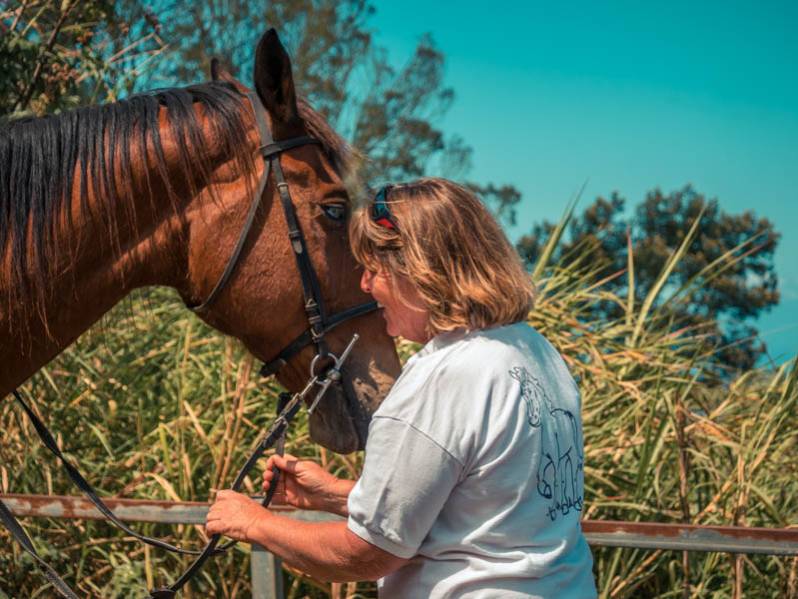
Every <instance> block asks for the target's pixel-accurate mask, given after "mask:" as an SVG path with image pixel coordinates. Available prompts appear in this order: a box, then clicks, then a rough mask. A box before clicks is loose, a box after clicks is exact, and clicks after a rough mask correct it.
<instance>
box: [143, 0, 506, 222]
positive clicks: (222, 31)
mask: <svg viewBox="0 0 798 599" xmlns="http://www.w3.org/2000/svg"><path fill="white" fill-rule="evenodd" d="M153 11H154V12H155V14H156V15H157V18H158V22H160V23H162V24H163V25H162V29H161V35H162V37H163V39H164V41H165V42H166V43H168V44H169V45H170V46H171V48H172V49H171V51H170V52H169V53H168V55H167V56H166V58H165V60H162V61H160V63H159V65H158V67H157V68H156V69H155V70H153V71H151V72H150V76H149V78H147V79H144V80H140V81H139V83H138V87H139V88H140V89H146V87H150V86H152V85H153V84H155V85H156V86H162V85H164V84H165V85H178V84H183V83H186V82H189V81H197V80H204V79H206V78H207V73H208V69H209V64H210V59H211V58H212V57H214V56H217V57H219V58H221V59H222V60H223V62H226V63H227V64H228V65H229V66H233V67H234V68H233V71H234V72H236V71H237V74H238V75H239V76H240V77H241V79H242V81H243V82H244V83H247V82H248V77H249V73H251V72H252V62H251V61H252V49H253V48H254V47H255V44H256V43H257V40H258V37H259V36H260V35H261V33H262V32H263V30H264V29H265V28H266V27H267V26H273V27H276V28H277V30H278V32H279V33H280V38H281V40H282V41H283V43H284V44H285V45H286V47H287V48H288V50H289V53H290V54H291V60H292V62H293V65H294V77H295V80H296V84H297V87H298V89H299V90H300V92H301V93H303V94H304V95H305V96H306V97H307V98H308V99H309V100H310V102H311V103H312V104H313V105H314V107H316V108H317V109H319V110H320V111H321V112H322V113H323V114H324V115H325V117H326V118H327V119H328V120H329V121H330V123H331V124H332V125H333V126H334V127H335V129H336V130H337V131H339V132H340V133H341V134H342V135H343V136H344V137H345V138H346V139H348V140H349V141H350V142H351V143H352V145H353V146H354V147H355V148H356V149H357V150H358V151H359V152H360V153H361V155H362V156H363V157H364V160H363V162H362V165H361V168H360V172H359V174H360V178H361V180H362V181H363V182H364V183H365V184H366V185H367V186H370V187H374V186H376V185H378V184H380V183H383V182H386V181H397V180H404V179H409V178H416V177H419V176H422V175H426V174H437V175H441V176H448V177H451V178H456V179H461V180H462V179H463V177H465V175H466V174H467V172H468V170H469V169H470V158H471V148H470V147H468V145H467V144H466V143H465V142H464V140H463V139H461V138H460V137H459V136H456V135H453V136H446V135H445V134H444V133H443V131H441V129H440V127H439V125H438V123H439V121H440V119H441V117H442V116H443V115H444V114H445V113H446V111H447V110H448V109H449V107H450V106H451V104H452V102H453V101H454V92H453V90H452V89H451V88H449V87H447V86H446V85H445V83H444V65H445V58H444V55H443V53H442V52H441V51H440V50H438V48H437V47H436V45H435V43H434V41H433V39H432V37H431V36H430V35H425V36H422V38H421V39H420V40H419V43H418V46H417V47H416V49H415V52H414V53H413V55H412V57H410V59H409V60H408V62H407V63H406V64H405V65H404V66H402V67H400V68H396V67H394V66H392V65H391V63H390V61H389V57H388V55H387V51H386V50H385V49H384V48H383V47H381V46H380V45H379V44H378V43H377V42H376V41H375V36H374V32H373V31H372V30H371V28H370V25H369V19H370V17H371V16H372V15H373V14H374V7H373V6H372V5H371V4H370V3H369V2H367V0H287V1H283V2H269V3H265V4H264V3H261V2H255V1H252V0H225V1H223V2H221V1H219V0H200V1H198V2H192V3H184V2H181V3H176V2H156V3H155V4H154V5H153ZM471 187H472V188H473V189H474V190H475V191H477V192H478V193H480V194H481V197H482V198H483V200H484V201H485V202H486V203H487V204H488V205H489V206H490V207H491V208H492V209H493V210H494V212H495V213H496V214H497V215H498V216H499V217H500V218H502V219H503V220H505V221H506V222H512V221H513V219H514V214H515V213H514V206H515V205H516V204H517V203H518V201H519V200H520V197H521V196H520V193H519V192H518V190H517V189H515V188H514V187H513V186H511V185H501V186H499V185H495V184H488V185H485V186H479V185H476V184H473V183H472V184H471Z"/></svg>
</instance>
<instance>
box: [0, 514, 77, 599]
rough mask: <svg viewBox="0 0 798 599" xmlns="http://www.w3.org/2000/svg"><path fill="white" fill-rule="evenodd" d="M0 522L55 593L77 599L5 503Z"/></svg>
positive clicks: (69, 598) (67, 598)
mask: <svg viewBox="0 0 798 599" xmlns="http://www.w3.org/2000/svg"><path fill="white" fill-rule="evenodd" d="M0 520H2V521H3V525H4V526H5V527H6V528H7V529H8V532H10V533H11V534H12V535H13V537H14V538H15V539H16V541H17V543H19V545H20V546H21V547H22V549H24V550H25V552H26V553H27V554H28V555H30V556H31V557H32V558H33V560H34V561H35V562H36V565H38V566H39V568H41V569H42V572H43V573H44V575H45V576H46V577H47V580H49V581H50V584H52V585H53V587H54V588H55V590H56V591H58V592H59V594H60V595H61V596H62V597H66V599H78V596H77V595H76V594H75V592H74V591H73V590H72V589H71V588H69V585H68V584H67V583H66V582H64V579H63V578H61V577H60V576H59V575H58V573H57V572H56V571H55V570H53V568H52V567H51V566H50V564H48V563H47V562H46V561H44V560H43V559H42V558H41V556H40V555H39V553H38V552H37V551H36V548H35V547H34V546H33V541H31V540H30V537H29V536H28V533H26V532H25V529H24V528H22V525H21V524H20V523H19V520H17V518H16V516H14V514H12V513H11V510H10V509H8V506H6V504H5V503H3V502H2V501H0Z"/></svg>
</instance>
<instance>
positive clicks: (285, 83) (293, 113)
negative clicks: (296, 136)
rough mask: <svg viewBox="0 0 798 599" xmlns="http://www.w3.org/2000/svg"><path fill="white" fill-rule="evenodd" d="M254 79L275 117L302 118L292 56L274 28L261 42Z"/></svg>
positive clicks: (289, 122) (284, 120)
mask: <svg viewBox="0 0 798 599" xmlns="http://www.w3.org/2000/svg"><path fill="white" fill-rule="evenodd" d="M254 80H255V90H256V91H257V92H258V96H260V99H261V101H262V102H263V105H264V106H265V107H266V110H268V111H269V113H270V114H271V115H272V118H273V119H275V120H276V121H279V122H282V123H285V124H291V123H294V122H295V121H297V120H298V119H299V110H298V108H297V103H296V91H295V89H294V78H293V75H292V73H291V59H290V58H289V57H288V53H287V52H286V51H285V48H283V45H282V43H280V38H279V37H277V32H276V31H275V30H274V29H269V30H268V31H267V32H266V33H264V34H263V37H261V38H260V41H259V42H258V48H257V50H256V51H255V74H254Z"/></svg>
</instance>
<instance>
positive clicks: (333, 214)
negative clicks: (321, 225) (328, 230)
mask: <svg viewBox="0 0 798 599" xmlns="http://www.w3.org/2000/svg"><path fill="white" fill-rule="evenodd" d="M321 209H322V210H324V214H326V215H327V218H329V219H330V220H334V221H342V220H344V219H345V218H346V206H343V205H342V204H324V205H323V206H322V207H321Z"/></svg>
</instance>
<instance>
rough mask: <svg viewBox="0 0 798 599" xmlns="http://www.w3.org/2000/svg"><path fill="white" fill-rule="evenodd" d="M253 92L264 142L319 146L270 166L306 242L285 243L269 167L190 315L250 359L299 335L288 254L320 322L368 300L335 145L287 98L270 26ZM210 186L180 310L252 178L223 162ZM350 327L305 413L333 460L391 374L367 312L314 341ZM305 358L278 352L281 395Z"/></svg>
mask: <svg viewBox="0 0 798 599" xmlns="http://www.w3.org/2000/svg"><path fill="white" fill-rule="evenodd" d="M211 74H212V77H213V79H214V80H217V81H225V82H227V83H229V84H231V85H233V86H234V87H235V88H236V89H237V90H238V91H239V92H241V93H242V94H246V93H249V90H248V89H247V88H246V87H244V86H243V85H242V84H241V83H240V82H238V81H237V80H235V79H234V78H233V77H232V76H231V75H230V74H229V73H228V72H227V71H226V70H224V69H223V68H222V67H221V66H220V65H219V63H218V62H216V61H214V63H213V64H212V73H211ZM254 86H255V92H256V93H257V99H256V100H255V102H254V103H255V104H257V101H258V100H259V101H260V102H261V103H262V105H263V107H265V109H266V114H267V115H268V116H267V117H266V118H268V121H269V122H268V129H269V130H270V133H271V135H272V136H273V138H274V140H276V141H278V142H279V141H280V140H286V139H296V138H301V137H303V136H310V137H312V138H314V139H315V140H318V141H320V142H321V143H319V144H307V145H301V146H298V147H294V148H291V149H290V150H287V151H284V152H282V153H281V154H280V157H279V160H280V163H281V166H278V167H277V168H280V169H281V170H282V172H283V173H284V177H285V181H286V183H287V186H288V189H289V190H290V198H291V202H290V203H291V204H292V205H293V209H294V210H295V212H296V217H297V224H298V225H299V229H300V230H301V235H302V237H303V239H304V244H305V245H304V247H301V246H298V247H297V246H295V247H292V245H291V244H292V240H290V239H289V223H288V222H287V216H286V214H285V213H284V210H283V208H282V207H281V201H285V198H283V199H282V200H281V198H280V190H279V189H278V180H277V179H276V177H275V176H274V173H273V172H272V173H271V176H270V177H269V178H268V179H267V180H266V186H265V189H264V191H263V194H264V196H263V198H262V199H261V202H262V203H261V206H260V210H259V212H258V213H256V217H255V218H256V220H255V221H254V223H253V229H252V232H251V233H250V234H249V235H248V239H247V240H246V245H245V246H244V249H243V252H242V254H241V257H240V259H239V261H238V263H237V264H236V265H235V271H234V273H233V274H232V276H231V278H230V279H229V282H227V283H226V284H225V287H224V289H223V290H221V291H220V293H219V295H218V298H215V299H214V301H213V303H212V304H210V305H208V306H207V308H205V309H203V310H201V311H199V312H198V314H199V316H200V317H201V318H202V319H204V320H205V321H206V322H207V323H208V324H210V325H211V326H213V327H215V328H217V329H219V330H221V331H223V332H225V333H227V334H229V335H233V336H235V337H237V338H239V339H240V340H241V341H243V343H244V344H245V345H246V347H247V348H248V349H249V351H250V352H252V354H254V355H255V356H256V357H257V358H259V359H260V360H263V361H264V362H267V363H269V362H272V361H274V360H275V358H276V357H277V356H278V354H279V353H280V350H281V349H282V348H285V347H286V346H288V345H289V344H291V342H292V340H294V339H296V338H297V336H298V335H300V334H301V333H302V332H303V331H305V330H306V329H308V314H307V306H306V299H307V298H306V297H304V296H303V284H302V280H301V276H300V272H299V270H298V266H297V261H296V260H295V255H294V253H295V251H296V250H298V251H299V253H302V252H305V251H307V256H308V258H309V259H310V264H311V265H312V270H313V271H314V274H313V277H312V278H314V279H316V281H310V283H311V286H312V287H318V288H317V289H316V293H317V294H318V296H319V297H318V298H316V299H318V300H319V301H320V302H321V303H323V307H324V310H325V311H326V312H327V315H328V316H329V315H330V314H335V313H340V312H343V311H345V310H347V309H350V308H352V307H354V306H357V305H360V304H363V303H364V302H368V300H370V299H371V298H369V297H367V296H366V295H365V294H363V292H362V291H361V290H360V286H359V280H360V276H361V267H360V266H359V265H358V264H357V263H356V262H355V260H354V258H353V257H352V254H351V252H350V250H349V241H348V234H347V224H348V219H349V215H350V213H351V210H352V202H351V200H350V198H349V196H348V193H347V189H346V187H345V185H344V182H343V179H342V177H343V176H344V172H342V171H343V169H344V168H345V163H346V156H345V154H346V152H347V148H346V144H345V143H344V142H343V141H342V140H340V138H339V137H338V136H337V135H336V134H335V133H334V132H333V131H332V129H331V128H330V127H329V125H327V123H326V122H324V121H323V119H322V118H321V116H320V115H318V114H317V113H315V112H314V111H313V110H312V109H311V108H310V107H309V105H308V104H307V103H306V102H305V101H304V100H302V99H299V98H297V94H296V91H295V88H294V82H293V77H292V71H291V62H290V59H289V57H288V54H287V53H286V51H285V49H284V48H283V46H282V44H281V43H280V40H279V38H278V36H277V34H276V33H275V31H274V30H269V31H268V32H267V33H266V34H264V35H263V37H262V38H261V40H260V42H259V43H258V46H257V50H256V54H255V69H254ZM249 108H250V109H249V110H247V111H246V115H245V123H246V125H247V139H245V140H241V142H242V143H246V144H249V146H251V151H252V153H253V154H255V155H256V153H257V150H258V146H259V145H261V144H263V143H265V141H264V140H262V139H261V135H260V133H259V131H258V123H257V119H256V116H255V111H256V110H257V109H258V107H256V106H252V107H249ZM264 168H266V165H265V162H262V163H260V164H258V163H257V162H256V169H257V170H260V169H264ZM257 174H258V175H262V172H261V173H257ZM211 186H212V187H215V194H214V195H215V199H214V200H212V201H205V202H202V203H201V204H200V208H199V209H198V210H196V211H194V212H193V213H191V216H190V218H189V219H188V231H187V239H188V240H189V247H188V254H187V255H188V261H187V267H188V273H187V274H188V276H187V278H186V281H185V284H184V285H183V286H181V287H179V291H180V292H181V294H182V296H183V298H184V300H185V301H186V303H187V304H189V305H191V304H196V303H198V302H201V301H203V298H206V297H207V296H208V294H209V293H211V290H212V288H213V286H214V285H215V284H216V282H217V281H218V280H219V277H220V275H221V273H222V272H223V271H224V269H225V267H226V264H227V262H228V259H229V256H230V255H231V254H232V253H233V252H234V246H235V244H236V243H237V241H238V239H239V237H240V235H241V232H242V227H243V223H244V221H245V218H246V213H247V211H248V210H249V209H250V206H251V202H252V201H253V198H252V193H253V185H252V180H251V178H250V179H248V174H247V173H241V172H238V171H237V170H236V169H235V168H232V167H230V165H229V164H226V163H224V162H222V163H221V165H220V166H219V167H218V168H216V169H215V171H214V175H213V178H212V181H211ZM254 187H255V188H256V192H257V186H254ZM307 285H308V283H307V282H306V286H307ZM306 291H307V290H305V292H306ZM355 332H357V333H359V335H360V338H361V341H360V342H359V343H358V344H357V346H356V347H355V350H354V352H353V353H352V355H351V357H350V358H349V360H348V361H347V363H346V365H345V368H344V370H343V377H342V380H341V382H340V383H339V384H335V385H333V386H332V388H331V390H330V391H329V392H328V395H327V396H326V397H325V398H324V399H323V400H322V402H321V403H320V404H319V407H318V409H317V410H316V411H314V412H313V414H312V416H311V418H310V435H311V438H312V439H313V440H314V441H316V442H318V443H320V444H321V445H323V446H325V447H328V448H330V449H332V450H334V451H336V452H340V453H346V452H351V451H354V450H356V449H362V448H363V447H364V445H365V440H366V435H367V432H368V424H369V421H370V417H371V414H372V412H373V411H374V410H375V408H376V407H377V405H378V404H379V402H380V401H381V398H382V397H383V396H384V395H385V394H386V393H387V391H388V389H389V388H390V386H391V385H392V384H393V381H394V378H395V376H396V374H397V372H398V370H399V363H398V359H397V356H396V351H395V348H394V345H393V341H392V340H391V338H390V337H389V336H388V335H387V333H386V332H385V325H384V321H383V320H382V318H381V317H380V316H378V315H377V314H376V313H375V312H372V313H370V314H365V315H360V316H358V317H356V318H353V319H352V320H349V321H347V322H344V323H342V324H340V325H339V326H337V327H336V328H335V329H334V330H331V331H330V332H329V333H327V334H326V335H325V340H324V343H325V344H326V345H327V346H328V347H329V350H330V352H332V354H334V355H340V352H341V351H342V350H343V348H344V347H345V346H346V345H347V343H348V341H349V340H350V339H351V337H352V336H353V334H354V333H355ZM316 353H317V347H316V346H314V345H313V344H312V343H309V344H308V345H307V346H306V347H304V348H303V349H302V350H301V351H299V352H298V353H297V354H296V355H295V356H291V357H289V358H288V359H287V360H286V361H285V364H284V365H282V368H280V370H279V371H278V372H277V374H276V376H277V378H278V380H279V381H280V382H281V383H282V384H283V385H284V386H285V387H287V388H288V389H289V390H292V391H297V390H299V389H300V388H301V387H302V386H303V385H304V382H305V381H306V380H307V379H308V377H309V375H310V374H311V368H312V365H311V363H312V360H313V358H314V357H315V356H316Z"/></svg>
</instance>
